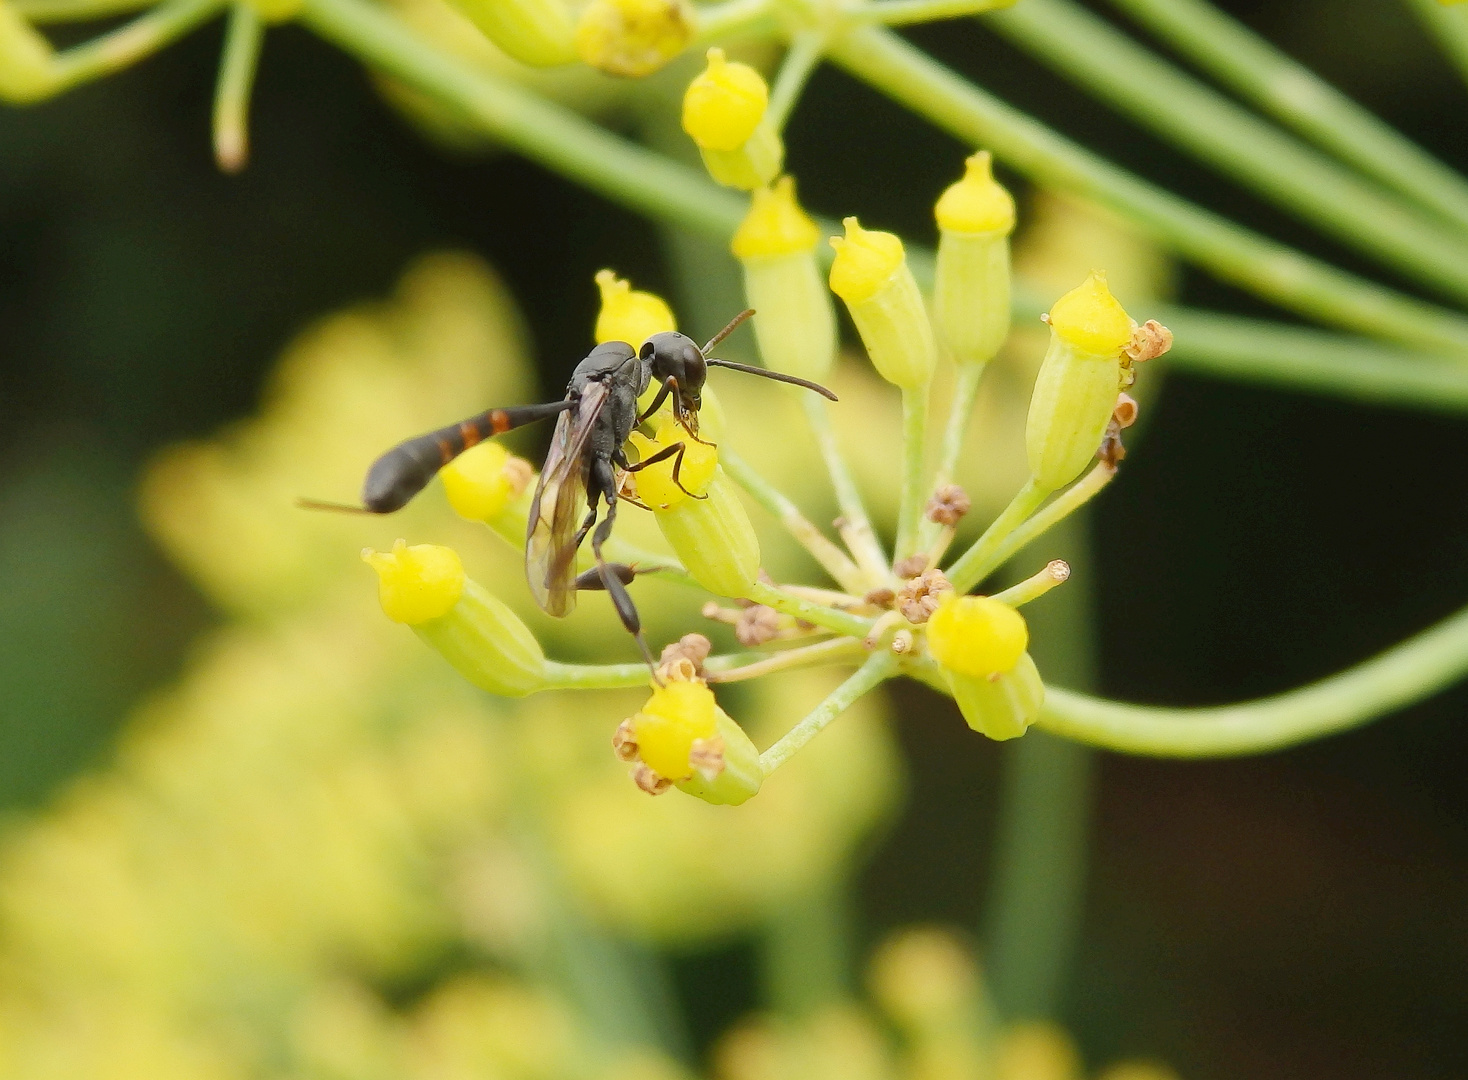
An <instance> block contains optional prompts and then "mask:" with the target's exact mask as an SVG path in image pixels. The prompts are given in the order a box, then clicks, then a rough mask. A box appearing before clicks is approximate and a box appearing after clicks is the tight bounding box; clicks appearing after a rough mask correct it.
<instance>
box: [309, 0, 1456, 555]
mask: <svg viewBox="0 0 1468 1080" xmlns="http://www.w3.org/2000/svg"><path fill="white" fill-rule="evenodd" d="M1432 2H1435V0H1432ZM306 21H307V22H308V23H309V24H310V25H312V26H313V27H315V28H316V29H317V30H318V32H320V33H321V34H322V35H323V36H324V37H327V38H328V39H330V40H333V41H335V42H336V43H337V44H339V45H341V46H342V47H343V48H345V49H347V50H348V51H350V52H353V53H355V54H357V55H359V56H361V57H362V58H363V59H364V60H366V61H368V62H370V63H371V64H373V65H374V66H376V67H379V68H381V69H383V70H385V71H388V72H390V73H391V74H393V75H395V76H397V77H398V78H401V79H403V80H404V81H405V82H408V83H411V84H412V85H414V86H416V87H417V88H418V89H420V90H423V91H424V92H426V93H429V94H431V95H433V96H434V97H435V98H438V99H440V100H444V101H446V102H449V103H451V104H453V105H455V106H456V107H458V108H460V109H462V110H463V111H465V112H467V113H468V114H469V115H470V116H471V117H472V118H473V119H475V120H476V121H477V122H478V123H480V124H481V125H482V126H483V128H484V130H485V131H486V132H487V133H489V134H491V135H494V136H495V137H496V138H497V139H499V140H500V141H502V142H505V143H507V144H509V145H511V146H513V147H514V148H515V149H517V150H518V151H520V152H521V153H524V154H525V155H526V156H527V157H530V158H532V159H533V160H536V161H538V162H540V163H541V164H543V165H545V166H546V167H547V168H550V169H553V170H556V171H557V172H562V173H564V174H565V175H568V176H570V177H572V178H573V179H575V180H576V181H578V182H580V183H582V184H584V185H586V186H587V187H588V188H590V189H591V190H594V191H597V192H599V193H601V194H602V195H605V196H606V197H608V198H609V199H611V200H613V201H615V202H617V203H619V204H621V205H623V206H627V207H628V208H630V209H633V210H636V211H638V212H641V213H643V214H646V215H647V216H648V217H651V218H653V219H654V220H658V221H664V222H669V223H672V224H676V225H679V226H682V227H684V228H686V229H689V230H690V231H693V232H696V233H699V234H700V235H704V236H708V237H711V238H713V239H717V240H723V241H727V240H728V238H729V236H731V235H732V233H733V231H734V229H735V227H736V226H737V225H738V223H739V221H740V219H741V218H742V217H743V214H744V209H745V207H744V203H743V200H742V199H741V197H740V196H738V195H735V194H734V193H732V192H729V191H726V190H724V189H722V188H719V187H717V186H716V185H714V184H713V183H712V182H710V181H709V180H708V179H707V178H706V177H704V176H703V175H702V174H701V173H700V172H698V171H696V170H694V169H692V168H688V167H685V166H682V165H678V164H676V163H673V162H670V161H668V160H667V159H666V158H664V157H662V156H660V155H657V154H653V153H650V152H648V151H646V150H643V149H642V148H640V147H638V146H636V145H634V144H632V143H629V142H628V141H627V140H625V139H621V138H618V137H617V136H615V135H612V134H610V133H608V132H606V131H604V130H603V129H601V128H599V127H597V126H596V125H594V124H592V123H590V122H588V121H586V120H584V119H583V118H582V117H580V116H578V115H576V114H575V113H573V112H571V111H570V110H568V109H564V108H562V107H560V106H558V105H555V104H552V103H550V102H547V101H545V100H544V99H542V98H540V97H538V96H536V95H535V94H533V93H531V92H530V91H527V90H525V89H524V88H522V87H520V86H518V85H516V84H514V83H511V82H508V81H506V80H500V79H497V78H495V77H493V76H490V75H486V74H485V73H483V72H482V71H479V70H477V69H475V68H472V67H470V66H469V65H467V64H464V63H462V62H461V61H458V60H455V59H453V58H450V57H445V56H443V55H441V54H440V53H438V52H437V51H436V50H435V49H433V48H432V47H431V46H429V45H427V44H425V43H424V42H423V41H422V40H421V39H419V38H417V36H416V35H415V34H414V32H413V31H412V30H411V29H410V28H408V27H407V25H406V24H404V23H402V22H401V20H399V19H397V18H396V16H394V15H392V14H391V13H390V12H388V11H386V10H385V9H382V8H379V7H375V6H373V5H369V4H366V3H363V2H362V0H309V2H308V8H307V12H306ZM894 40H895V39H894ZM878 44H879V45H880V46H881V47H880V48H879V49H878V51H877V54H876V56H877V58H878V59H880V60H881V61H882V65H883V77H884V78H885V77H887V76H888V74H889V73H888V71H887V69H888V68H889V67H890V65H891V63H892V62H893V61H892V59H891V57H890V56H889V54H890V53H891V52H892V51H893V50H892V48H889V42H888V41H887V39H885V38H879V39H878ZM897 48H898V51H899V52H900V51H901V50H903V49H905V48H906V46H902V45H901V43H900V42H899V43H898V46H897ZM918 59H919V60H921V61H924V63H922V64H921V67H922V70H923V71H924V72H925V74H926V76H927V77H929V78H932V77H934V73H933V71H932V70H931V68H932V67H935V66H936V65H931V62H927V61H926V58H922V57H921V56H920V54H919V57H918ZM907 61H908V58H907V57H906V56H899V58H898V60H897V65H898V67H899V68H902V66H903V65H904V64H905V63H906V62H907ZM937 72H938V77H939V78H940V81H941V82H942V84H943V86H944V88H945V90H946V91H948V92H952V93H957V94H958V96H959V98H960V99H961V101H967V100H968V96H969V92H970V91H971V89H972V88H963V85H964V84H962V83H961V82H960V81H958V80H956V79H955V78H954V77H953V76H952V75H951V73H947V72H944V71H943V69H941V68H938V69H937ZM952 82H958V84H959V86H958V88H955V87H953V86H952V85H951V83H952ZM959 88H963V89H959ZM974 92H975V93H979V92H977V91H974ZM980 96H981V97H982V95H981V94H980ZM994 106H995V107H996V108H997V109H998V110H999V114H1000V118H1001V120H1003V121H1004V123H1003V125H1002V128H1003V130H1005V131H1007V130H1008V129H1009V126H1010V125H1011V124H1018V125H1020V126H1022V127H1024V128H1025V131H1024V132H1023V136H1024V138H1023V140H1022V141H1020V142H1017V144H1016V145H1017V149H1016V150H1015V153H1016V154H1018V155H1021V156H1023V157H1025V158H1026V160H1028V158H1029V157H1030V156H1031V155H1030V152H1029V151H1027V150H1025V149H1024V147H1025V145H1027V144H1028V142H1029V141H1030V140H1031V139H1034V140H1037V141H1038V142H1039V143H1040V144H1041V148H1042V149H1045V148H1051V149H1054V148H1055V145H1056V144H1058V145H1059V149H1058V151H1057V153H1058V154H1059V159H1060V160H1059V165H1058V166H1057V164H1056V162H1054V161H1052V160H1051V155H1049V154H1046V153H1042V154H1039V155H1037V156H1036V161H1037V163H1038V164H1037V166H1036V171H1037V172H1038V173H1043V174H1044V176H1043V177H1042V179H1044V178H1048V177H1049V176H1050V175H1051V169H1052V167H1055V168H1058V167H1059V166H1064V168H1065V169H1066V170H1070V169H1073V168H1077V167H1078V166H1077V165H1076V163H1075V162H1073V161H1072V160H1071V153H1074V154H1081V155H1083V157H1084V151H1079V150H1078V149H1076V148H1074V147H1073V146H1070V144H1066V143H1064V142H1063V141H1062V140H1059V139H1058V137H1057V136H1054V135H1053V134H1052V133H1049V132H1047V131H1045V129H1043V128H1041V127H1039V126H1038V125H1034V124H1033V122H1032V121H1029V120H1028V119H1027V118H1024V117H1021V116H1019V115H1018V114H1012V115H1011V114H1010V113H1009V112H1008V111H1007V110H1006V109H1005V107H1004V106H1000V105H998V103H994ZM963 122H964V124H965V125H967V124H968V123H970V121H969V120H964V121H963ZM972 137H973V138H975V139H976V140H977V141H983V139H984V137H983V135H982V134H973V135H972ZM1008 141H1009V140H1006V144H1007V143H1008ZM1006 152H1007V151H1006ZM1080 166H1083V167H1079V172H1080V175H1081V178H1082V179H1086V178H1087V177H1089V176H1090V173H1091V169H1092V167H1095V168H1097V169H1099V170H1100V171H1101V172H1102V174H1103V175H1102V177H1101V178H1100V179H1099V180H1098V181H1096V182H1098V183H1101V184H1103V185H1104V184H1106V183H1108V182H1109V179H1110V178H1111V176H1112V173H1115V175H1116V176H1119V177H1121V178H1122V179H1123V180H1124V183H1123V185H1122V186H1123V189H1124V191H1125V192H1126V193H1130V194H1128V198H1129V199H1130V198H1131V197H1133V196H1136V192H1135V190H1134V189H1137V188H1140V189H1143V190H1144V191H1151V190H1152V189H1149V188H1147V186H1146V185H1144V184H1141V183H1140V182H1139V181H1136V180H1135V179H1133V178H1130V177H1128V176H1127V174H1125V173H1121V172H1120V171H1119V170H1115V169H1114V168H1113V167H1112V166H1110V165H1107V164H1105V163H1102V162H1099V161H1096V160H1093V159H1089V158H1085V160H1083V161H1082V162H1081V163H1080ZM1086 182H1087V184H1090V183H1091V180H1089V179H1087V180H1086ZM1156 194H1157V195H1158V196H1159V197H1161V198H1162V199H1164V200H1170V202H1171V203H1173V204H1175V206H1174V210H1177V208H1186V207H1187V204H1186V203H1182V202H1181V201H1180V200H1175V199H1173V197H1172V196H1169V195H1166V194H1165V193H1160V192H1158V193H1156ZM1137 197H1141V196H1137ZM1143 201H1146V200H1145V198H1144V199H1143ZM1125 202H1126V200H1123V203H1125ZM1113 205H1118V204H1116V203H1115V202H1113ZM1118 208H1119V209H1122V210H1123V212H1126V211H1127V206H1126V205H1119V206H1118ZM1179 212H1180V211H1179ZM1163 217H1164V219H1165V220H1166V221H1170V220H1171V218H1170V217H1169V214H1167V213H1164V215H1163ZM1204 217H1205V219H1206V218H1207V217H1208V216H1207V215H1204ZM1223 224H1226V223H1223ZM1169 227H1171V226H1169ZM1230 228H1231V226H1230ZM1245 235H1247V234H1245ZM1280 252H1284V254H1285V258H1284V259H1283V260H1282V261H1280V262H1278V263H1277V264H1276V265H1277V269H1278V270H1279V272H1281V273H1285V274H1286V276H1288V273H1287V271H1288V268H1289V267H1290V266H1291V265H1294V263H1293V256H1289V255H1288V251H1287V249H1279V248H1277V247H1275V246H1274V245H1269V250H1268V251H1267V252H1265V253H1264V255H1263V257H1265V258H1274V257H1275V256H1276V255H1278V254H1279V253H1280ZM924 254H925V253H924V252H922V251H920V250H918V249H917V248H916V246H913V248H912V250H911V251H910V252H909V262H911V263H912V264H913V265H914V267H915V268H916V267H918V266H919V265H921V264H923V262H924V260H923V258H922V256H923V255H924ZM929 261H930V260H929ZM1307 276H1308V275H1307ZM1348 280H1350V281H1351V282H1353V283H1354V282H1355V279H1348ZM1017 284H1018V283H1017ZM1031 291H1032V290H1031ZM1387 296H1388V297H1389V299H1388V302H1387V304H1386V315H1385V317H1386V318H1387V319H1388V320H1390V321H1397V322H1400V321H1401V319H1402V318H1403V317H1405V319H1406V320H1407V321H1408V322H1409V323H1410V322H1412V321H1413V320H1414V319H1416V318H1418V316H1419V314H1420V313H1421V312H1425V313H1426V314H1425V315H1423V316H1422V318H1423V319H1424V320H1425V321H1424V322H1423V323H1422V325H1421V326H1420V327H1418V329H1419V330H1423V331H1425V332H1424V333H1411V332H1398V333H1396V335H1395V336H1397V337H1399V338H1402V339H1403V340H1408V341H1413V342H1416V343H1418V344H1425V345H1426V346H1427V347H1428V348H1436V349H1438V350H1442V349H1444V348H1446V349H1448V350H1449V351H1454V352H1462V351H1463V347H1464V343H1465V342H1468V331H1465V330H1464V329H1462V325H1463V324H1462V321H1461V320H1457V319H1452V318H1451V317H1449V319H1450V321H1449V322H1444V321H1442V319H1443V317H1442V316H1441V314H1440V313H1439V312H1438V311H1437V310H1436V309H1433V308H1430V307H1426V306H1423V307H1422V308H1421V309H1420V310H1414V311H1412V312H1409V313H1406V314H1405V316H1403V314H1402V313H1401V312H1400V310H1399V308H1398V307H1397V306H1396V305H1395V304H1394V303H1393V302H1392V300H1391V299H1390V296H1391V294H1389V293H1388V294H1387ZM1035 299H1036V298H1034V297H1029V296H1027V295H1026V292H1025V290H1024V289H1023V288H1017V289H1016V297H1015V301H1016V313H1017V314H1018V315H1020V316H1021V317H1024V318H1030V317H1032V316H1033V315H1034V314H1035V313H1036V312H1038V311H1039V310H1040V309H1041V307H1042V305H1041V304H1040V303H1037V302H1034V301H1035ZM1348 302H1349V301H1348ZM1031 308H1033V310H1031ZM1362 310H1363V312H1366V313H1368V314H1370V313H1372V312H1374V311H1375V310H1376V305H1375V304H1374V302H1372V300H1371V299H1370V298H1366V300H1365V302H1364V303H1363V307H1362ZM1376 318H1377V317H1376V316H1375V315H1371V316H1370V319H1369V320H1368V321H1376ZM1184 320H1187V324H1186V325H1185V323H1184ZM1166 321H1167V322H1168V323H1169V325H1172V326H1173V329H1174V330H1176V331H1177V332H1178V343H1177V345H1176V346H1175V348H1174V350H1173V352H1172V353H1171V354H1169V357H1168V360H1167V362H1168V363H1170V364H1175V365H1177V366H1180V367H1181V366H1186V367H1192V368H1197V369H1199V370H1206V371H1207V372H1209V373H1210V374H1215V375H1224V376H1229V377H1238V378H1243V379H1246V380H1249V381H1255V380H1257V381H1264V382H1269V383H1274V384H1277V385H1285V386H1294V387H1298V388H1301V389H1307V390H1314V391H1318V392H1322V393H1329V394H1335V395H1338V396H1345V397H1352V398H1362V399H1375V398H1376V397H1377V396H1378V395H1379V396H1380V397H1382V398H1383V399H1388V400H1394V401H1398V402H1401V403H1403V404H1414V405H1418V406H1424V407H1428V408H1434V409H1439V410H1453V411H1461V410H1462V409H1463V408H1465V407H1468V399H1465V394H1468V387H1465V384H1464V383H1463V381H1462V379H1461V378H1460V377H1459V375H1458V374H1457V373H1456V372H1455V370H1454V369H1453V368H1452V367H1450V366H1448V365H1443V364H1437V363H1433V362H1432V360H1431V359H1430V358H1420V357H1417V356H1414V354H1411V353H1407V352H1398V351H1394V350H1391V349H1384V348H1381V347H1379V346H1375V345H1372V344H1371V343H1370V342H1369V341H1366V340H1362V339H1351V338H1347V337H1342V336H1339V335H1329V334H1320V333H1317V332H1313V331H1310V330H1305V329H1298V328H1294V327H1284V326H1279V325H1274V324H1270V323H1267V322H1264V321H1261V320H1248V319H1239V318H1234V317H1229V316H1217V315H1212V314H1209V313H1205V312H1198V311H1193V310H1189V309H1173V310H1171V311H1169V312H1168V313H1167V318H1166ZM1341 321H1347V322H1348V321H1350V320H1341ZM1332 352H1334V353H1335V355H1336V357H1337V364H1335V365H1332V364H1330V363H1327V362H1326V361H1327V359H1328V358H1329V356H1330V355H1331V354H1332ZM827 426H829V425H827ZM818 434H819V433H818ZM848 476H849V474H848ZM839 494H840V489H839V488H838V497H839ZM854 554H856V553H854Z"/></svg>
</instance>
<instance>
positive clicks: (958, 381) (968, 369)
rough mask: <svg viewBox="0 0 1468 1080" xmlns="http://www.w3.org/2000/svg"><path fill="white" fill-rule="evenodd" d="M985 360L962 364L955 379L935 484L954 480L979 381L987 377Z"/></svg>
mask: <svg viewBox="0 0 1468 1080" xmlns="http://www.w3.org/2000/svg"><path fill="white" fill-rule="evenodd" d="M985 366H986V365H984V364H959V365H958V372H957V374H956V375H955V376H954V380H953V392H952V395H951V398H952V400H951V402H950V404H949V411H948V426H947V427H945V428H944V429H943V447H942V449H941V450H940V451H939V452H938V472H937V475H936V476H934V478H933V487H934V488H940V487H942V486H943V485H944V484H951V483H952V482H953V476H954V474H955V473H956V472H957V471H958V459H959V458H960V457H961V456H962V455H963V440H964V437H965V436H966V435H967V434H968V422H969V419H970V417H972V416H973V412H974V398H976V397H977V396H978V393H979V383H980V382H982V381H983V378H984V368H985Z"/></svg>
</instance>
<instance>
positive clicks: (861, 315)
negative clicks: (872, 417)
mask: <svg viewBox="0 0 1468 1080" xmlns="http://www.w3.org/2000/svg"><path fill="white" fill-rule="evenodd" d="M843 224H844V225H845V226H846V235H845V236H844V237H840V236H833V237H832V238H831V246H832V247H833V248H835V249H836V259H835V261H834V262H832V264H831V279H830V281H831V291H832V292H834V293H835V294H836V295H837V296H839V297H841V299H842V300H844V301H845V302H846V307H847V310H849V311H850V312H851V319H852V321H853V322H854V323H856V329H857V332H858V333H860V334H861V340H862V343H863V344H864V345H866V349H867V355H868V356H870V357H871V360H872V364H873V365H874V366H875V367H876V369H877V371H878V372H879V373H880V374H881V376H882V378H884V379H886V380H887V381H888V382H891V383H895V384H897V385H898V386H901V387H903V388H905V389H917V388H918V387H920V386H922V385H923V384H924V383H926V382H927V381H928V379H929V378H930V377H931V376H932V374H933V362H934V358H935V352H936V348H935V346H934V343H933V327H932V324H931V323H929V321H928V313H927V309H926V308H925V307H924V306H923V297H922V293H920V292H919V291H918V287H917V282H916V281H915V280H914V279H913V276H912V270H911V269H910V268H909V267H908V265H907V256H906V254H905V253H904V251H903V250H902V241H901V240H899V239H898V238H897V237H895V236H893V235H892V234H891V233H887V232H875V231H869V230H867V229H863V228H862V227H861V225H860V223H858V222H857V220H856V218H854V217H849V218H846V219H845V221H844V222H843Z"/></svg>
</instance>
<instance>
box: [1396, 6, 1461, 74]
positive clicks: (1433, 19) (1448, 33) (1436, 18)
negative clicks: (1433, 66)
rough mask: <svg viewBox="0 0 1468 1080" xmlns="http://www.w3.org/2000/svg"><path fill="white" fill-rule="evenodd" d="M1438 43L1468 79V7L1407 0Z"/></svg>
mask: <svg viewBox="0 0 1468 1080" xmlns="http://www.w3.org/2000/svg"><path fill="white" fill-rule="evenodd" d="M1407 4H1408V5H1409V6H1410V7H1412V8H1413V9H1415V10H1416V12H1417V17H1418V18H1420V19H1421V20H1422V22H1423V25H1425V26H1426V27H1427V29H1428V30H1429V31H1431V33H1432V35H1433V36H1434V37H1435V38H1437V43H1438V45H1439V46H1440V47H1441V48H1442V51H1443V52H1444V53H1446V54H1447V57H1448V59H1449V60H1450V61H1452V62H1453V64H1454V65H1455V66H1456V67H1457V69H1458V72H1459V74H1460V75H1462V77H1463V79H1464V81H1468V9H1465V8H1462V7H1445V6H1443V4H1442V3H1440V0H1407Z"/></svg>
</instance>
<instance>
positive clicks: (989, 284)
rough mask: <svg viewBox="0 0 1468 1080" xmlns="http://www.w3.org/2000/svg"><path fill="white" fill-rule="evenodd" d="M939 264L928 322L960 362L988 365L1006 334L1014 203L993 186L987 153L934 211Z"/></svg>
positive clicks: (969, 166) (977, 157) (970, 166)
mask: <svg viewBox="0 0 1468 1080" xmlns="http://www.w3.org/2000/svg"><path fill="white" fill-rule="evenodd" d="M934 216H935V217H936V218H937V219H938V230H939V239H938V264H937V269H936V271H935V274H934V279H933V321H934V323H935V325H936V328H937V331H938V334H939V336H940V337H942V339H943V342H944V344H945V345H947V346H948V349H949V351H950V352H951V353H952V354H953V358H954V359H955V360H956V361H958V362H959V363H976V364H983V363H987V362H988V361H989V360H990V359H992V358H993V356H994V354H995V353H997V352H998V351H999V347H1000V346H1001V345H1002V344H1004V339H1005V338H1006V337H1008V336H1009V307H1010V298H1009V294H1010V265H1009V234H1010V232H1011V231H1013V229H1014V199H1013V198H1012V197H1011V196H1010V194H1009V192H1007V191H1005V190H1004V188H1002V187H1001V186H999V184H997V183H995V181H994V177H993V174H992V172H991V171H990V158H989V154H988V152H987V151H980V152H979V153H977V154H975V155H974V156H973V157H971V158H969V159H968V162H967V172H966V174H965V175H964V178H963V179H962V180H960V181H959V182H958V183H956V184H954V185H952V186H951V187H949V188H948V190H947V191H945V192H944V193H943V195H942V197H941V198H939V200H938V204H937V206H936V207H935V208H934Z"/></svg>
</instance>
